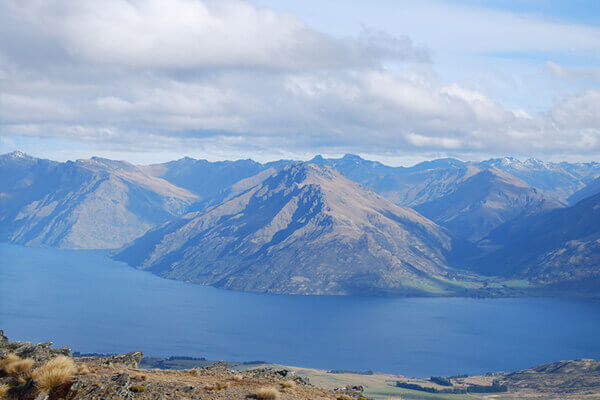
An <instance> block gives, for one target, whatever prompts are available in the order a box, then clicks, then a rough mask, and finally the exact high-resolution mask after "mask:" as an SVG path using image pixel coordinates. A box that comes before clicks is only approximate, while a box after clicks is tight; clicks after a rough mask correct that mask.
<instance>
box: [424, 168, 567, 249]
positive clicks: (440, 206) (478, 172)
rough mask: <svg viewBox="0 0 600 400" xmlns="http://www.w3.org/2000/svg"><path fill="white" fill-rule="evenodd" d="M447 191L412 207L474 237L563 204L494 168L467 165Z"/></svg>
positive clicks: (452, 228) (476, 237) (462, 234)
mask: <svg viewBox="0 0 600 400" xmlns="http://www.w3.org/2000/svg"><path fill="white" fill-rule="evenodd" d="M467 171H468V172H466V173H465V174H464V175H463V176H462V179H461V180H457V181H455V182H454V187H453V188H452V189H451V191H450V192H449V193H448V194H446V195H444V196H442V197H439V198H437V199H435V200H432V201H428V202H425V203H422V204H419V205H418V206H416V207H415V210H417V211H418V212H420V213H421V214H423V215H424V216H426V217H427V218H430V219H431V220H433V221H435V222H437V223H438V224H440V225H442V226H444V227H446V228H448V229H449V230H451V231H452V232H455V233H457V234H459V235H461V236H463V237H466V238H468V239H471V240H478V239H481V238H482V237H484V236H485V235H487V234H488V233H489V232H490V231H491V230H493V229H494V228H495V227H497V226H499V225H501V224H503V223H504V222H507V221H510V220H512V219H514V218H517V217H522V216H525V215H531V214H536V213H540V212H544V211H548V210H552V209H555V208H561V207H563V205H562V204H561V203H559V202H558V201H556V200H553V199H549V198H547V197H545V196H544V195H543V194H542V193H540V192H539V191H538V190H537V189H534V188H532V187H530V186H529V185H527V184H526V183H525V182H523V181H520V180H519V179H517V178H515V177H513V176H511V175H509V174H507V173H504V172H502V171H500V170H497V169H495V168H493V169H484V168H481V167H478V166H469V167H467Z"/></svg>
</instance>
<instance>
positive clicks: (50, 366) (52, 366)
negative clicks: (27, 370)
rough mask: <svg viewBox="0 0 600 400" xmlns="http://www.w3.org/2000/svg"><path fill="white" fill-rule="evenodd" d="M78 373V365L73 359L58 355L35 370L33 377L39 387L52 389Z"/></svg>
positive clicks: (46, 389)
mask: <svg viewBox="0 0 600 400" xmlns="http://www.w3.org/2000/svg"><path fill="white" fill-rule="evenodd" d="M76 373H77V367H76V366H75V363H74V362H73V360H72V359H70V358H69V357H66V356H58V357H55V358H52V359H50V360H48V361H46V362H45V363H44V364H43V365H42V366H41V367H39V368H36V369H35V370H34V371H33V374H32V378H33V380H34V381H35V385H36V386H37V388H38V389H40V390H44V391H48V392H49V391H50V390H52V389H54V388H55V387H57V386H59V385H61V384H63V383H65V382H67V381H69V380H70V379H71V378H72V377H73V375H75V374H76Z"/></svg>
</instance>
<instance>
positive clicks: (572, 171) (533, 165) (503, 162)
mask: <svg viewBox="0 0 600 400" xmlns="http://www.w3.org/2000/svg"><path fill="white" fill-rule="evenodd" d="M479 165H482V166H487V167H494V168H498V169H500V170H502V171H504V172H506V173H509V174H511V175H513V176H516V177H517V178H519V179H521V180H523V181H524V182H526V183H528V184H529V185H531V186H533V187H535V188H537V189H540V190H542V191H543V192H544V193H546V194H547V195H548V196H550V197H553V198H555V199H557V200H560V201H562V202H566V201H567V199H568V197H569V196H571V195H572V194H573V193H575V192H576V191H578V190H580V189H581V188H583V187H584V186H585V185H586V184H587V183H589V182H590V181H591V180H593V179H594V178H596V177H598V176H600V164H599V163H596V162H590V163H567V162H560V163H553V162H544V161H540V160H536V159H534V158H530V159H528V160H526V161H520V160H517V159H516V158H513V157H504V158H493V159H490V160H487V161H483V162H481V163H479Z"/></svg>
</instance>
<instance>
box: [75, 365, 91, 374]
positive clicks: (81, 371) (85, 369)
mask: <svg viewBox="0 0 600 400" xmlns="http://www.w3.org/2000/svg"><path fill="white" fill-rule="evenodd" d="M89 374H90V369H89V368H88V366H87V365H85V364H81V365H80V366H79V367H78V368H77V375H89Z"/></svg>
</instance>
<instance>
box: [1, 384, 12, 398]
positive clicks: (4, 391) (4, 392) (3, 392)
mask: <svg viewBox="0 0 600 400" xmlns="http://www.w3.org/2000/svg"><path fill="white" fill-rule="evenodd" d="M9 390H10V386H9V385H7V384H6V383H3V384H0V398H4V397H6V395H7V394H8V391H9Z"/></svg>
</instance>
